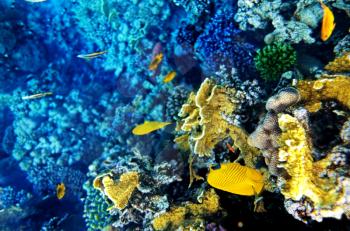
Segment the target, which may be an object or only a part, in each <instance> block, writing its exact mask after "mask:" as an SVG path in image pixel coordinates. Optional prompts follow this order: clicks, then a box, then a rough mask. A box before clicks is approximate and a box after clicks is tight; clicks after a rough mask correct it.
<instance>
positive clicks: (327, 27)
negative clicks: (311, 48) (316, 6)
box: [320, 0, 335, 41]
mask: <svg viewBox="0 0 350 231" xmlns="http://www.w3.org/2000/svg"><path fill="white" fill-rule="evenodd" d="M320 4H321V7H322V9H323V19H322V28H321V39H322V41H326V40H327V39H329V37H331V35H332V33H333V30H334V28H335V23H334V15H333V12H332V11H331V10H330V9H329V8H328V6H326V5H325V4H324V3H323V2H322V0H320Z"/></svg>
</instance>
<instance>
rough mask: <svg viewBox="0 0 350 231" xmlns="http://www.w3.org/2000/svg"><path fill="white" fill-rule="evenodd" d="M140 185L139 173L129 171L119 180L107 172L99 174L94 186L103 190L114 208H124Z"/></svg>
mask: <svg viewBox="0 0 350 231" xmlns="http://www.w3.org/2000/svg"><path fill="white" fill-rule="evenodd" d="M138 185H139V174H138V173H137V172H127V173H124V174H122V175H121V176H120V178H119V181H116V180H114V179H113V178H112V176H111V175H109V174H105V175H102V176H97V177H96V178H95V180H94V183H93V186H94V187H95V188H97V189H99V190H101V191H102V192H103V193H104V194H105V195H106V196H107V197H108V199H110V200H111V201H112V202H113V204H114V208H117V209H120V210H122V209H124V208H125V207H126V206H127V205H128V202H129V200H130V197H131V195H132V193H133V191H134V190H135V188H136V187H137V186H138Z"/></svg>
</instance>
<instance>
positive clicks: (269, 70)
mask: <svg viewBox="0 0 350 231" xmlns="http://www.w3.org/2000/svg"><path fill="white" fill-rule="evenodd" d="M296 60H297V54H296V51H295V50H294V48H293V47H292V46H291V45H290V44H282V43H274V44H270V45H267V46H265V47H264V48H263V49H259V50H258V51H257V55H256V56H255V58H254V61H255V67H256V69H257V70H258V71H259V73H260V75H261V77H262V78H263V79H265V80H266V81H273V80H277V79H278V78H279V77H280V75H281V74H282V73H283V72H285V71H288V70H289V69H290V68H291V67H293V65H294V64H295V62H296Z"/></svg>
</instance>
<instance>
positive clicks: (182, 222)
mask: <svg viewBox="0 0 350 231" xmlns="http://www.w3.org/2000/svg"><path fill="white" fill-rule="evenodd" d="M219 209H220V205H219V196H218V195H217V194H216V193H215V191H214V190H213V189H210V190H209V191H207V192H206V193H205V194H204V198H203V202H202V203H201V204H194V203H187V204H185V205H184V206H180V207H174V208H172V209H171V210H170V211H169V212H165V213H162V214H160V215H159V216H157V217H156V218H154V220H153V221H152V225H153V228H154V229H155V230H165V229H168V228H169V229H175V228H178V227H181V226H182V227H186V226H187V225H186V223H193V221H199V220H201V219H202V218H203V217H205V216H209V215H211V214H214V213H216V212H218V211H219ZM189 220H190V221H191V222H188V221H189ZM197 223H198V222H197ZM199 223H200V222H199ZM184 230H187V229H184Z"/></svg>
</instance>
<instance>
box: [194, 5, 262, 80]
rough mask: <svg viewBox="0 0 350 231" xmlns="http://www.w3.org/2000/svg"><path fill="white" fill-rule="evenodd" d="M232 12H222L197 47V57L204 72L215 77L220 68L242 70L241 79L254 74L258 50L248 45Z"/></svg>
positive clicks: (199, 38)
mask: <svg viewBox="0 0 350 231" xmlns="http://www.w3.org/2000/svg"><path fill="white" fill-rule="evenodd" d="M233 17H234V15H233V13H232V10H229V9H226V10H218V12H217V13H216V15H215V16H214V17H213V18H212V20H211V21H210V22H209V24H208V25H207V26H206V28H205V30H204V32H203V33H202V34H201V35H200V36H199V37H198V39H197V41H196V43H195V50H196V52H197V55H198V56H199V57H200V59H201V60H202V61H203V64H204V66H203V67H204V68H205V69H206V70H207V71H208V72H209V73H213V72H215V71H218V70H219V67H220V65H224V66H226V67H227V68H228V69H230V68H232V67H235V68H238V69H237V70H238V71H239V74H240V75H241V77H242V78H243V77H245V78H248V77H250V75H252V74H253V73H254V71H255V70H254V64H253V53H254V50H255V47H254V46H253V45H252V44H250V43H248V42H245V41H244V38H243V37H242V31H240V30H239V29H237V28H236V26H235V23H234V20H233Z"/></svg>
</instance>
